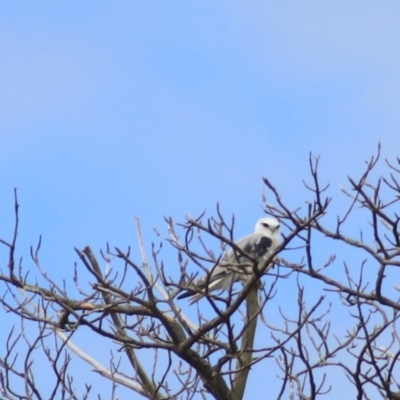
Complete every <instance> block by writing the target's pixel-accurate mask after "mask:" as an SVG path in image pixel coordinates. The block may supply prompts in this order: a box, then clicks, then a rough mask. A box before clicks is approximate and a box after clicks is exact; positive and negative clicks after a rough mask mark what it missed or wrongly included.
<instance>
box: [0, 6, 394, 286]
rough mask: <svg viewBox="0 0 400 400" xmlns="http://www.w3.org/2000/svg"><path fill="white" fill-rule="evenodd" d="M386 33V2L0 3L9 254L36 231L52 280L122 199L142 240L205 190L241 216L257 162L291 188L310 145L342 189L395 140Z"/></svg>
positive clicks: (129, 232) (2, 200) (111, 232)
mask: <svg viewBox="0 0 400 400" xmlns="http://www.w3.org/2000/svg"><path fill="white" fill-rule="evenodd" d="M399 49H400V3H399V2H396V1H385V2H375V1H354V2H348V1H334V2H311V1H279V2H271V1H246V2H238V1H230V2H227V1H222V2H215V1H201V2H185V1H175V2H172V3H171V2H139V1H113V2H105V1H98V2H79V1H68V2H50V1H35V2H31V1H13V2H2V3H1V4H0V51H1V54H2V56H1V57H0V88H1V89H0V138H1V146H0V182H1V184H0V207H1V208H0V211H1V220H2V221H3V223H2V224H1V226H0V236H1V237H2V238H7V237H9V234H10V233H11V228H12V207H13V204H12V202H13V198H12V196H13V188H14V187H17V188H18V193H19V200H20V203H21V227H20V248H19V252H20V253H19V255H23V256H24V257H25V259H27V258H28V254H29V252H28V251H29V245H31V244H32V243H35V242H36V240H37V238H38V236H39V235H42V236H43V251H42V260H43V264H44V267H45V269H47V270H49V271H51V272H52V273H53V274H54V275H56V276H58V277H60V279H61V277H64V276H65V275H67V276H71V275H72V266H73V262H74V261H76V256H75V254H74V252H73V246H77V247H82V246H84V245H86V244H89V245H91V246H92V247H93V248H94V249H96V250H98V249H100V248H102V247H104V244H105V243H106V242H110V243H111V244H114V245H119V246H121V247H123V246H126V245H128V244H132V245H133V246H135V245H136V241H135V230H134V216H138V217H140V219H141V222H142V225H143V232H144V234H145V239H146V241H147V243H148V244H150V242H151V240H157V239H156V237H155V236H154V234H153V233H152V228H153V226H157V227H158V228H159V229H161V230H163V229H164V230H165V223H164V220H163V216H173V217H174V218H176V219H177V220H182V219H183V217H184V214H185V213H189V214H191V215H193V216H196V215H198V214H199V213H201V212H202V211H203V210H205V209H206V210H207V212H208V213H209V215H213V214H214V213H215V205H216V203H217V202H219V204H220V206H221V208H222V210H223V212H224V213H225V215H227V216H230V215H231V214H232V213H234V214H235V216H236V220H237V236H238V237H239V236H241V235H242V234H245V233H247V232H248V231H249V230H251V229H253V226H254V222H255V221H256V220H257V219H258V217H259V216H260V215H262V211H261V207H260V204H261V191H262V188H263V185H262V181H261V177H262V176H267V177H268V178H269V179H270V180H271V181H272V182H274V183H275V184H276V186H277V187H278V188H279V189H280V190H281V192H282V195H283V196H284V197H285V198H286V199H287V200H288V202H290V203H291V204H299V205H303V204H304V200H305V199H306V195H305V193H304V190H303V186H302V179H303V178H304V177H306V176H308V175H307V171H308V169H307V168H308V155H309V152H312V153H313V154H316V155H321V172H322V175H323V177H324V179H325V181H327V182H330V183H331V185H332V188H333V189H332V190H333V191H332V194H334V195H339V190H338V189H336V188H337V187H338V185H339V184H345V183H346V176H347V175H353V176H355V177H357V176H358V175H359V174H360V172H361V171H362V169H363V167H364V165H365V164H364V160H366V159H367V158H369V157H370V156H371V154H373V153H374V152H376V146H377V143H378V142H379V141H380V142H381V143H382V149H383V156H384V157H387V158H389V159H394V158H395V157H396V156H397V155H399V152H398V151H399V150H398V149H399V145H400V134H399V132H400V129H399V128H400V113H399V106H400V90H399V89H400V72H399V71H400V51H399ZM382 166H383V164H382ZM297 199H299V200H298V202H297ZM2 254H3V255H2V262H4V261H5V260H6V254H5V253H2ZM26 263H27V266H28V267H29V264H28V261H26Z"/></svg>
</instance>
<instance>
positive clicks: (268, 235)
mask: <svg viewBox="0 0 400 400" xmlns="http://www.w3.org/2000/svg"><path fill="white" fill-rule="evenodd" d="M280 236H281V233H280V222H279V221H278V220H277V219H276V218H269V217H266V218H261V219H259V220H258V221H257V223H256V226H255V229H254V232H253V233H251V234H250V235H247V236H244V237H243V238H241V239H240V240H238V241H237V242H236V243H235V244H236V246H238V247H239V248H240V249H241V250H242V251H243V252H245V253H247V254H248V255H249V256H250V257H252V258H253V259H256V260H257V261H258V265H257V267H262V266H263V265H264V263H263V260H266V259H267V258H268V257H269V256H270V255H271V254H272V253H273V252H274V251H275V250H276V249H277V248H278V246H279V244H280ZM243 263H245V264H243ZM252 272H253V263H252V262H251V260H250V258H249V257H246V256H244V255H243V254H239V251H235V250H234V249H230V250H229V251H228V252H227V253H226V255H225V256H224V257H223V258H222V259H221V261H219V263H218V264H217V265H216V266H215V267H214V268H213V269H212V270H211V271H210V272H209V273H208V274H207V275H205V276H203V277H202V278H200V279H199V280H197V281H195V282H191V284H190V286H188V287H187V288H186V289H185V290H186V292H185V293H182V294H180V295H179V296H178V297H177V298H178V299H184V298H186V297H191V299H190V304H193V303H195V302H197V301H198V300H200V299H201V298H202V297H204V296H206V294H208V293H210V292H213V291H215V290H221V289H227V288H229V287H231V286H232V284H233V283H234V282H236V281H238V280H242V279H243V277H244V275H245V274H246V275H248V274H251V273H252ZM206 286H207V288H206Z"/></svg>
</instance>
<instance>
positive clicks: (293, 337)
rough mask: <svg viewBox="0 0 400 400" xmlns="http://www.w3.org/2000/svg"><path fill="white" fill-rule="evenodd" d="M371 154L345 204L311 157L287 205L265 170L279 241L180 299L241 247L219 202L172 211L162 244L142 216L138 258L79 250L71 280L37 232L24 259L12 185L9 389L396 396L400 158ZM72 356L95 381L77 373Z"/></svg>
mask: <svg viewBox="0 0 400 400" xmlns="http://www.w3.org/2000/svg"><path fill="white" fill-rule="evenodd" d="M379 153H380V149H379V148H378V153H377V155H376V156H374V157H372V158H371V159H370V160H369V161H368V162H367V165H366V168H365V171H364V173H363V174H362V176H361V178H359V179H357V180H356V179H353V178H349V185H350V186H349V188H348V189H345V188H343V189H342V190H341V191H342V194H343V195H344V196H345V198H346V199H347V201H348V205H347V208H346V209H345V210H344V211H343V212H341V213H340V214H339V215H336V214H335V211H334V210H332V211H331V208H332V206H331V199H330V198H329V197H328V196H327V193H328V186H327V185H325V186H324V184H323V183H321V181H320V177H319V173H318V158H313V157H312V156H310V177H311V178H310V179H308V180H307V181H306V182H305V183H304V185H305V187H306V188H307V190H308V193H309V198H308V199H307V201H306V206H305V207H304V206H303V205H302V204H304V202H303V201H300V200H299V203H300V204H298V205H297V206H296V207H295V208H292V207H291V206H289V205H288V203H289V202H288V201H285V200H284V199H282V197H281V196H280V194H279V193H278V190H277V189H276V188H275V187H274V186H273V184H272V183H271V182H270V181H269V180H268V179H266V178H264V183H265V185H266V191H267V194H266V195H265V198H264V208H265V212H266V213H267V214H269V215H272V216H274V217H276V218H278V219H280V221H281V222H282V224H284V225H285V226H286V230H285V232H286V234H285V235H284V238H283V241H282V244H281V246H280V247H279V248H278V249H277V251H276V252H274V254H271V256H270V257H269V259H268V260H266V261H265V263H264V265H263V266H262V267H261V269H257V268H255V265H254V268H253V271H254V273H253V274H252V275H251V276H248V277H246V279H245V280H244V282H243V283H236V284H235V285H234V286H233V287H232V288H231V289H230V290H228V291H225V292H222V293H216V294H215V293H212V294H211V293H210V294H207V296H206V297H205V298H204V299H202V300H201V301H200V302H198V303H197V304H194V305H192V306H188V305H187V303H186V302H185V301H177V300H176V295H177V294H178V293H179V292H180V290H182V289H184V288H185V287H186V285H187V284H188V283H190V281H192V280H193V279H195V277H196V274H197V273H199V272H200V273H204V272H203V271H209V270H212V268H213V266H215V265H216V264H217V263H218V261H219V259H220V254H222V253H223V249H224V248H229V247H233V248H235V244H234V229H233V228H234V219H231V220H230V221H228V220H227V219H226V218H224V217H223V215H222V213H221V212H220V210H219V208H217V216H216V217H210V218H206V217H205V216H204V215H201V216H200V217H198V218H192V217H189V216H187V217H186V219H185V221H184V222H183V223H177V222H175V221H173V220H172V219H170V218H168V219H166V223H167V228H168V233H167V234H166V235H164V236H163V235H162V234H160V233H158V234H159V236H160V243H161V244H164V248H165V245H168V247H169V250H168V251H167V256H164V253H163V251H164V248H162V246H161V245H158V246H157V245H155V244H153V245H152V247H151V251H150V252H147V251H146V249H145V244H144V242H143V239H142V235H141V232H140V224H139V221H138V220H137V232H138V241H139V248H140V252H141V256H140V257H139V260H138V259H135V257H134V256H132V254H131V249H126V250H123V249H120V248H118V247H117V248H111V247H110V246H107V248H106V249H105V251H103V252H101V257H98V256H95V254H94V253H93V251H92V250H91V249H90V248H89V247H86V248H84V249H82V250H79V249H75V250H76V254H77V258H78V260H77V264H76V265H75V272H74V276H73V278H72V282H73V287H72V288H71V289H69V288H68V284H67V283H66V282H63V283H61V284H60V283H58V282H56V281H55V280H54V279H52V277H51V276H50V274H48V273H47V272H45V270H44V268H42V266H41V262H40V258H39V250H40V245H41V243H40V240H39V244H38V245H37V246H36V248H35V249H31V258H32V260H33V264H34V265H35V267H36V272H37V273H36V276H35V278H32V277H31V276H32V275H33V273H32V272H31V271H30V273H29V274H28V268H29V267H26V266H25V263H24V262H23V261H22V260H17V255H16V254H17V253H16V252H17V250H16V247H17V236H18V229H19V212H18V209H19V204H18V199H17V193H16V192H15V227H14V232H13V234H12V235H11V240H5V239H0V243H1V244H2V245H3V249H5V250H6V251H7V259H8V262H7V265H6V267H4V268H3V271H2V272H1V274H0V282H2V284H3V290H2V293H3V294H2V297H1V299H0V301H1V303H2V305H3V309H4V315H3V316H2V320H5V319H6V318H9V319H11V318H12V315H14V316H16V317H17V318H18V320H19V323H18V324H15V326H14V327H13V329H12V330H11V331H10V333H9V335H8V340H7V341H6V342H5V343H3V346H2V350H1V353H0V354H2V356H1V357H0V392H1V396H2V398H5V399H88V398H91V397H93V398H113V399H114V398H115V399H116V398H118V397H119V396H123V397H126V396H127V395H129V392H134V393H136V394H138V395H140V396H142V397H144V398H149V399H196V398H203V399H206V398H211V397H212V398H215V399H224V400H225V399H226V400H230V399H232V400H240V399H243V398H245V393H246V392H245V390H246V386H249V385H248V383H249V382H253V383H254V382H255V383H256V386H257V390H258V391H259V392H261V391H262V395H260V397H259V398H270V399H273V398H274V399H287V398H289V399H304V400H305V399H317V398H337V396H338V394H343V391H345V393H346V396H345V397H346V398H356V399H377V398H382V399H400V390H399V385H398V384H399V382H398V380H399V378H398V376H399V372H400V371H399V365H398V362H397V360H398V358H399V355H400V331H399V326H398V319H399V315H400V314H399V312H400V303H399V293H398V292H399V290H400V279H399V278H400V275H399V272H398V271H399V267H400V239H399V220H400V218H399V211H398V202H399V200H400V183H399V174H400V159H397V161H396V164H395V165H393V164H392V163H390V162H388V161H386V168H387V171H388V173H387V175H385V176H380V177H379V176H378V177H375V178H373V175H374V172H375V169H376V165H377V162H378V160H379V157H380V154H379ZM267 199H268V201H267ZM291 202H292V201H290V203H291ZM335 218H336V219H335ZM355 227H356V228H357V230H358V228H359V230H358V232H356V229H355ZM216 243H219V245H220V246H219V248H216V247H215V244H216ZM235 250H236V251H239V252H240V249H239V248H237V246H236V248H235ZM136 258H137V257H136ZM254 263H256V260H254ZM271 263H274V264H275V267H274V268H269V267H270V265H271ZM263 275H264V277H263ZM288 288H289V290H288ZM82 332H84V338H83V335H82ZM91 343H92V344H93V346H91ZM76 362H81V363H86V364H88V365H89V366H90V368H91V369H92V371H94V372H95V373H97V374H98V375H100V376H101V377H98V375H96V374H92V375H90V374H88V375H85V376H84V377H83V384H82V379H81V378H82V377H80V376H78V375H79V374H77V372H76V365H75V364H74V363H76ZM93 375H94V376H93ZM80 379H81V380H80ZM44 381H45V384H44V383H43V382H44ZM99 382H101V383H99ZM106 383H107V385H108V386H106ZM100 386H101V388H100ZM106 387H108V389H107V390H108V392H107V394H106V393H105V389H103V388H106ZM247 390H249V388H247ZM140 396H139V397H140Z"/></svg>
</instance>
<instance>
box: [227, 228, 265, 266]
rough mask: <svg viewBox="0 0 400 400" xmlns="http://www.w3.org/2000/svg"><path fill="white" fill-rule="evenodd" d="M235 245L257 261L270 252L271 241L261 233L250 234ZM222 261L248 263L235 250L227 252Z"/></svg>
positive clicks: (245, 258)
mask: <svg viewBox="0 0 400 400" xmlns="http://www.w3.org/2000/svg"><path fill="white" fill-rule="evenodd" d="M236 245H237V246H238V247H239V248H240V249H241V250H243V251H244V252H245V253H247V254H248V255H249V256H251V257H253V258H255V259H257V260H258V259H260V258H261V257H263V256H264V255H265V254H266V253H267V252H268V250H270V248H271V246H272V240H271V239H270V238H268V237H267V236H264V235H263V234H262V233H252V234H250V235H247V236H245V237H243V238H242V239H240V240H239V241H238V242H237V243H236ZM224 259H225V260H226V261H229V262H245V261H248V258H247V257H245V256H244V255H243V254H240V252H239V251H237V250H235V249H231V250H229V251H228V253H227V254H226V257H225V258H224Z"/></svg>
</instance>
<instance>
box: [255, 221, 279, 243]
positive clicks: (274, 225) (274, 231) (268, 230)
mask: <svg viewBox="0 0 400 400" xmlns="http://www.w3.org/2000/svg"><path fill="white" fill-rule="evenodd" d="M280 226H281V224H280V222H279V221H278V220H277V219H276V218H261V219H259V220H258V221H257V224H256V228H255V232H256V233H262V234H263V235H264V236H267V237H269V238H271V239H275V240H276V241H277V242H279V240H280V236H281V229H280Z"/></svg>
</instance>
